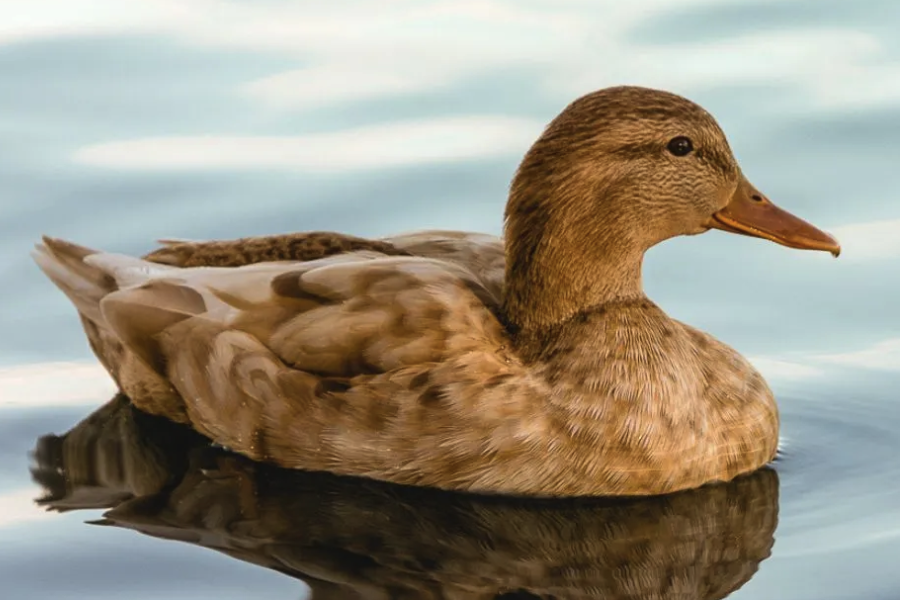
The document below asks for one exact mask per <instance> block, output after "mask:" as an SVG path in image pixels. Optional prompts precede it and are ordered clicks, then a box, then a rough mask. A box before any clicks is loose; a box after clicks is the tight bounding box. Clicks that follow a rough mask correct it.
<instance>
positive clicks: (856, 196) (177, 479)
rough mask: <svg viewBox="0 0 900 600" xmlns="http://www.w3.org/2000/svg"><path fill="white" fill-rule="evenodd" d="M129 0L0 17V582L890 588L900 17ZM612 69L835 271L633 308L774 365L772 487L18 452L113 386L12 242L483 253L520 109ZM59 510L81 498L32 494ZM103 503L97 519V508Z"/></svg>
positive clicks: (727, 249) (740, 283)
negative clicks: (829, 247) (768, 204)
mask: <svg viewBox="0 0 900 600" xmlns="http://www.w3.org/2000/svg"><path fill="white" fill-rule="evenodd" d="M123 7H124V5H123V4H120V3H116V2H112V1H111V0H99V1H96V0H95V1H92V2H88V1H87V0H84V1H82V0H66V1H65V2H63V1H62V0H43V1H41V2H31V3H18V5H17V6H15V7H12V6H4V7H3V8H0V16H2V17H3V18H0V89H2V93H0V182H2V184H0V186H2V187H0V252H2V255H3V256H4V257H6V260H5V261H4V262H3V263H2V264H0V276H2V278H3V282H4V284H5V287H4V292H3V294H2V295H0V332H2V336H0V457H2V458H0V580H2V581H3V582H4V592H3V596H4V597H9V598H41V597H55V598H106V597H110V598H112V597H120V596H121V595H122V593H123V592H126V591H127V593H128V595H129V597H134V598H167V599H180V598H185V599H197V598H242V597H259V598H285V597H288V598H298V597H304V596H305V595H306V594H307V593H308V591H309V589H310V587H311V588H312V589H314V590H316V593H317V594H318V595H317V596H316V597H319V598H328V597H354V598H355V597H360V598H361V597H367V598H389V597H454V598H463V597H465V598H490V597H493V596H494V594H496V593H499V592H504V591H505V592H511V591H515V590H517V589H519V588H524V589H528V590H531V591H532V592H534V593H544V594H555V595H556V597H557V598H562V597H589V596H591V594H593V595H595V596H598V597H625V596H623V595H622V594H623V593H624V592H623V590H624V589H630V590H631V593H632V595H631V596H629V597H666V598H720V597H723V596H725V595H726V594H728V593H729V592H732V591H733V595H732V596H730V597H733V598H741V599H768V598H781V599H789V600H795V599H798V600H799V599H805V598H810V599H811V598H816V599H831V598H834V599H845V598H873V599H876V600H877V599H880V598H885V599H887V598H894V597H896V595H897V593H898V590H900V572H898V571H897V569H896V568H895V566H894V565H895V560H894V559H893V558H892V557H895V556H896V555H897V553H898V551H900V483H898V481H900V479H898V477H897V474H898V471H900V469H898V462H897V459H896V457H897V456H898V450H900V438H898V436H897V435H896V434H895V431H896V430H897V429H898V427H900V408H898V403H897V402H896V396H897V392H896V390H898V389H900V385H898V384H900V319H898V318H897V316H896V310H897V308H896V307H897V306H900V302H898V300H900V280H898V278H897V277H896V276H895V274H896V273H897V272H898V265H900V242H898V241H897V240H900V204H898V203H897V201H896V199H895V196H896V193H895V185H894V176H893V175H894V171H895V170H896V163H897V158H898V156H900V142H898V141H897V140H900V125H898V123H900V119H898V117H900V45H898V42H897V41H896V36H895V35H894V32H895V31H896V30H897V27H898V26H900V5H898V4H896V3H893V2H888V1H887V0H880V1H879V0H875V1H871V2H867V3H857V2H850V1H849V0H847V1H843V2H841V1H837V0H828V1H819V0H816V1H815V2H813V1H812V0H792V1H789V2H788V1H782V2H774V1H759V0H756V1H753V0H747V1H740V2H732V3H718V2H711V1H709V0H706V1H702V0H691V1H685V0H679V1H675V0H652V1H648V2H640V3H638V2H632V3H619V2H611V1H610V2H591V3H587V2H577V1H574V0H573V1H570V2H549V1H548V2H540V1H537V0H532V1H529V2H515V3H513V2H499V1H495V2H478V3H474V2H473V3H465V2H452V3H450V2H446V3H445V2H423V1H416V2H411V1H407V2H404V1H397V2H393V3H379V4H378V6H377V8H376V5H374V4H370V3H363V2H353V1H345V2H334V3H328V4H327V7H328V8H326V4H325V3H314V2H283V1H279V0H268V1H265V2H256V3H230V2H224V1H222V0H210V1H209V2H203V3H189V4H185V3H176V2H168V1H166V0H154V1H152V2H144V3H142V4H141V7H140V9H139V10H138V9H137V8H135V7H128V8H127V9H125V8H123ZM617 83H636V84H643V85H650V86H656V87H663V88H667V89H671V90H673V91H676V92H679V93H683V94H685V95H687V96H689V97H691V98H693V99H695V100H697V101H699V102H700V103H701V104H703V105H704V106H706V107H707V108H709V109H710V110H711V111H712V112H713V113H714V114H715V115H716V116H717V118H718V119H719V121H720V123H721V124H722V126H723V128H724V129H725V131H726V132H727V134H728V135H729V139H730V141H731V144H732V146H733V148H734V149H735V152H736V154H737V156H738V159H739V160H740V161H741V164H742V166H743V169H744V171H745V173H747V175H748V176H749V178H750V179H751V181H753V182H754V184H755V185H756V186H757V187H758V188H760V189H761V190H762V191H763V192H764V193H766V194H767V195H768V196H769V197H770V198H772V199H773V201H775V202H776V203H779V204H780V205H782V206H784V207H785V208H788V209H789V210H791V211H792V212H795V213H796V214H798V215H800V216H802V217H804V218H806V219H808V220H810V221H811V222H813V223H815V224H816V225H818V226H821V227H822V228H824V229H826V230H829V231H832V232H834V233H836V234H837V235H838V237H839V238H840V240H841V242H842V244H843V246H844V254H843V255H842V256H841V258H840V259H839V260H837V261H835V260H831V259H829V257H828V256H827V255H824V254H821V255H820V254H813V253H802V252H796V251H791V250H788V249H786V248H782V247H778V246H776V245H774V244H768V243H764V242H761V241H759V240H751V239H745V238H741V237H738V236H727V235H724V234H720V233H718V232H716V233H710V234H708V235H704V236H700V237H693V238H690V239H680V240H674V241H672V242H668V243H666V244H664V245H661V246H659V247H657V248H655V249H654V250H653V251H651V253H650V254H649V256H648V260H647V264H646V268H645V278H646V287H647V290H648V293H649V294H650V296H651V297H652V298H653V299H654V300H655V301H657V302H658V303H659V304H660V305H661V306H663V307H664V308H665V309H666V310H667V311H668V312H669V313H670V314H672V315H673V316H675V317H676V318H679V319H682V320H684V321H686V322H689V323H691V324H693V325H695V326H697V327H700V328H701V329H704V330H706V331H709V332H710V333H712V334H713V335H716V336H717V337H719V338H720V339H722V340H724V341H726V342H728V343H729V344H731V345H733V346H734V347H736V348H737V349H739V350H740V351H741V352H742V353H744V354H745V355H746V356H748V357H750V358H751V360H753V361H754V362H755V363H756V364H757V366H758V367H759V368H760V370H761V371H762V372H763V373H764V374H765V375H766V377H767V378H768V379H769V381H770V383H771V385H772V387H773V388H774V390H775V392H776V395H777V396H778V398H779V403H780V406H781V409H782V413H783V438H784V439H783V444H782V446H783V448H782V456H781V458H780V459H779V460H778V461H777V462H776V464H775V465H774V471H766V472H762V473H759V474H757V475H756V476H754V477H752V478H749V479H747V480H742V481H738V482H736V483H735V484H733V485H731V486H727V487H723V488H712V489H710V490H700V491H697V492H692V493H690V494H687V495H683V496H674V497H672V498H668V499H662V500H652V501H643V502H639V503H624V504H622V503H612V504H611V505H610V504H608V503H607V504H603V503H600V504H596V503H594V504H591V503H587V504H580V503H555V504H541V503H525V504H522V503H516V502H512V501H500V500H487V499H479V498H469V497H458V496H447V495H443V494H435V493H432V492H428V491H422V490H398V489H395V488H384V487H382V486H377V485H372V484H360V483H359V482H353V481H346V480H337V479H333V478H328V477H323V476H308V475H307V476H301V475H296V474H295V475H291V476H289V475H286V474H283V473H276V472H273V471H271V470H270V469H266V468H263V467H259V466H256V465H253V464H250V463H248V462H247V461H244V460H242V459H239V458H235V457H230V456H227V455H224V454H223V453H221V452H219V451H215V450H212V449H209V448H205V447H203V446H202V445H198V444H197V442H196V441H195V440H191V439H182V438H183V437H184V436H183V435H182V434H180V433H178V432H173V431H171V430H170V429H168V428H166V427H165V425H164V424H162V425H160V424H159V423H157V422H156V421H154V420H152V419H151V420H147V419H141V418H140V417H135V416H134V415H132V414H130V413H128V411H127V410H125V409H122V408H121V407H119V409H120V410H118V411H114V413H115V414H113V415H112V416H108V418H107V419H105V420H104V419H98V421H99V422H97V421H92V422H91V424H90V426H87V425H85V426H81V427H80V429H79V430H78V431H80V432H82V433H79V434H72V437H71V438H70V440H69V442H67V443H66V444H64V445H60V444H54V443H52V442H50V441H45V442H43V443H42V445H41V449H42V451H41V452H40V453H39V455H38V457H39V459H40V460H39V461H37V462H35V461H34V460H32V459H30V458H29V455H28V453H29V452H30V451H31V450H33V449H34V448H35V447H36V445H38V439H39V438H40V437H41V436H44V435H45V434H50V433H56V434H62V433H64V432H66V431H67V430H69V429H70V428H71V427H73V426H75V424H76V423H78V422H79V421H81V420H82V419H83V418H85V417H87V416H88V415H89V414H90V413H92V411H94V410H96V409H98V407H100V406H102V405H104V403H105V402H106V401H107V400H109V398H111V397H112V394H113V390H112V387H111V385H110V383H109V382H108V380H107V378H106V377H105V376H104V374H103V373H102V371H100V370H99V368H98V367H97V366H96V363H95V361H94V360H93V358H92V356H91V354H90V352H89V350H88V349H87V346H86V344H85V342H84V338H83V334H82V332H81V329H80V326H79V324H78V321H77V319H76V318H75V315H74V311H73V310H72V308H71V307H70V305H69V304H68V302H67V300H66V299H65V298H64V297H63V296H62V294H60V293H58V292H57V290H56V289H55V288H53V287H52V286H51V284H49V283H48V282H47V281H45V280H44V278H43V276H42V275H41V274H40V273H39V272H38V270H37V269H36V268H35V267H34V266H33V264H32V263H31V262H30V259H29V258H28V256H27V254H28V251H29V249H30V247H31V244H32V243H33V242H34V241H35V240H36V239H37V238H38V237H39V235H40V234H41V233H50V234H53V235H56V236H60V237H65V238H69V239H74V240H77V241H80V242H83V243H86V244H89V245H91V246H95V247H100V248H104V249H110V250H116V251H120V252H129V253H139V252H144V251H147V250H149V249H150V248H152V247H153V240H154V239H156V238H160V237H188V238H222V237H236V236H243V235H254V234H265V233H275V232H282V231H296V230H304V229H340V230H343V231H347V232H350V233H354V234H357V235H382V234H388V233H392V232H396V231H401V230H409V229H416V228H423V227H442V228H461V229H470V230H481V231H487V232H493V233H496V232H498V231H499V227H500V214H501V212H502V205H503V200H504V197H505V193H506V188H507V185H508V181H509V178H510V176H511V173H512V171H513V169H514V168H515V165H516V163H517V161H518V159H519V158H520V156H521V154H522V152H523V151H524V150H525V148H526V147H527V145H528V144H529V143H530V141H531V140H532V139H533V138H534V137H535V135H536V134H537V132H538V131H540V128H541V126H542V125H543V123H545V122H546V121H547V120H549V119H550V118H551V117H552V116H554V115H555V114H556V113H557V112H558V111H559V110H560V109H561V108H562V106H564V105H565V104H566V103H567V102H568V101H569V100H571V99H572V98H574V97H575V96H577V95H579V94H581V93H583V92H586V91H589V90H591V89H595V88H599V87H603V86H605V85H610V84H617ZM275 136H284V137H287V138H289V139H288V140H286V141H285V140H282V141H278V140H275V141H273V140H272V138H273V137H275ZM277 144H280V145H277ZM76 438H77V439H76ZM79 440H81V441H80V442H79ZM91 440H93V441H91ZM98 440H99V441H98ZM54 461H55V462H54ZM60 461H62V463H60ZM58 466H64V467H65V468H66V472H67V473H69V475H70V476H71V478H72V479H71V481H69V485H68V487H66V485H64V484H65V482H62V483H61V482H60V478H59V475H58V474H57V475H54V473H56V470H55V469H56V467H58ZM30 467H33V468H36V469H38V471H37V473H38V476H37V477H38V480H39V481H42V482H43V483H44V484H45V486H41V485H38V484H37V483H35V482H34V481H32V476H31V473H30V472H29V468H30ZM48 493H55V494H56V496H55V497H54V498H55V499H52V500H51V501H50V503H51V504H53V503H57V504H58V503H63V504H65V505H66V506H67V507H69V508H78V510H66V511H63V512H59V511H47V510H45V507H43V506H38V505H36V504H35V502H34V501H35V499H38V498H41V497H44V496H46V495H47V494H48ZM123 502H124V503H123ZM113 507H115V508H114V510H113V512H112V513H111V514H109V515H107V517H106V518H105V519H106V521H105V522H106V523H107V524H110V525H112V526H108V527H101V526H97V525H89V524H85V522H86V521H96V520H98V519H101V518H103V517H102V515H103V514H104V510H105V509H107V508H113ZM136 531H137V532H140V533H136ZM142 534H146V535H142ZM173 539H174V540H180V541H178V542H175V541H172V540H173ZM184 542H188V543H184ZM208 548H214V549H217V550H219V551H220V552H211V551H210V550H209V549H208ZM260 566H262V567H268V568H260ZM304 582H305V583H304ZM629 585H630V586H631V587H628V586H629ZM441 586H444V587H445V589H444V590H443V591H442V592H441V593H439V592H438V591H436V590H438V589H439V588H441ZM351 588H352V589H354V590H356V591H355V592H353V593H356V594H357V595H356V596H354V595H351V592H350V591H349V590H350V589H351ZM579 589H580V590H582V591H581V592H577V591H576V590H579ZM412 590H418V592H416V593H418V594H419V595H415V593H413V592H412ZM734 590H736V591H734ZM652 593H656V594H659V595H657V596H652V595H649V596H648V595H647V594H652ZM402 594H406V595H405V596H403V595H402ZM441 594H443V596H441ZM579 594H580V596H579ZM604 594H605V596H604ZM616 594H619V595H618V596H617V595H616ZM641 594H644V595H643V596H641Z"/></svg>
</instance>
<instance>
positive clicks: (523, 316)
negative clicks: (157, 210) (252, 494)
mask: <svg viewBox="0 0 900 600" xmlns="http://www.w3.org/2000/svg"><path fill="white" fill-rule="evenodd" d="M712 229H716V230H721V231H724V232H729V233H735V234H742V235H747V236H753V237H757V238H761V239H765V240H769V241H772V242H775V243H778V244H781V245H783V246H786V247H789V248H795V249H802V250H815V251H825V252H829V253H831V254H833V255H834V256H838V255H839V254H840V244H839V242H838V241H837V239H835V238H834V237H833V236H831V235H829V234H828V233H826V232H824V231H822V230H820V229H818V228H817V227H815V226H814V225H812V224H810V223H808V222H807V221H804V220H802V219H801V218H799V217H797V216H795V215H793V214H791V213H790V212H788V211H786V210H784V209H782V208H779V207H778V206H776V205H775V204H774V203H773V202H772V201H771V200H769V198H767V197H766V196H765V195H763V194H762V193H761V192H760V191H758V190H757V189H756V188H755V187H754V186H753V185H752V184H751V183H750V181H749V180H748V179H747V178H746V176H745V175H744V174H743V172H742V170H741V168H740V166H739V164H738V162H737V160H736V159H735V157H734V154H733V153H732V150H731V148H730V146H729V143H728V141H727V138H726V136H725V134H724V132H723V131H722V129H721V127H720V126H719V125H718V123H717V122H716V120H715V118H714V117H713V116H712V115H711V114H710V113H709V112H707V111H706V110H705V109H704V108H702V107H701V106H699V105H698V104H696V103H695V102H693V101H691V100H688V99H687V98H685V97H683V96H680V95H677V94H674V93H671V92H667V91H663V90H657V89H652V88H646V87H640V86H616V87H611V88H604V89H601V90H598V91H595V92H591V93H588V94H586V95H584V96H581V97H580V98H577V99H576V100H574V101H573V102H571V103H570V104H569V105H568V106H566V107H565V108H564V109H563V110H562V112H560V113H559V114H558V115H557V116H556V117H555V118H554V119H553V120H552V121H551V122H550V123H549V124H548V125H547V126H546V128H545V129H544V130H543V132H542V133H541V134H540V136H539V137H538V139H537V140H536V141H535V142H534V144H533V145H532V146H531V147H530V148H529V149H528V150H527V152H526V153H525V155H524V158H523V159H522V161H521V163H520V164H519V166H518V168H517V170H516V172H515V174H514V176H513V179H512V183H511V185H510V188H509V194H508V199H507V203H506V209H505V212H504V229H503V234H502V236H491V235H487V234H481V233H470V232H459V231H441V230H435V231H422V232H413V233H406V234H399V235H396V236H388V237H384V238H378V239H366V238H359V237H355V236H351V235H344V234H340V233H334V232H305V233H291V234H284V235H274V236H263V237H256V238H241V239H235V240H217V241H216V240H214V241H178V240H167V241H162V242H161V244H160V247H159V248H157V249H156V250H154V251H152V252H150V253H149V254H147V255H144V256H143V257H135V256H127V255H122V254H116V253H110V252H103V251H98V250H93V249H90V248H88V247H85V246H81V245H78V244H75V243H72V242H69V241H66V240H62V239H58V238H52V237H48V236H45V237H44V238H43V240H42V242H40V243H38V244H37V245H36V247H35V251H34V253H33V256H34V258H35V260H36V262H37V264H38V266H39V267H40V268H41V269H42V270H43V271H44V273H45V274H46V275H47V276H48V277H49V278H50V280H51V281H53V282H54V283H55V284H56V285H57V286H58V287H59V288H60V289H61V290H62V291H63V292H64V293H65V294H66V295H67V296H68V297H69V299H70V300H71V301H72V303H73V304H74V306H75V308H76V309H77V311H78V314H79V316H80V318H81V321H82V324H83V325H84V328H85V331H86V334H87V337H88V341H89V343H90V345H91V348H92V349H93V351H94V353H95V354H96V355H97V357H98V358H99V360H100V362H101V363H102V364H103V365H104V366H105V367H106V369H107V370H108V371H109V373H110V375H111V376H112V378H113V379H114V380H115V381H116V383H117V385H118V386H119V389H120V390H121V392H122V393H124V394H126V395H127V396H128V397H129V398H130V399H131V401H132V402H133V403H134V405H135V406H136V407H137V408H138V409H140V410H143V411H146V412H149V413H151V414H155V415H158V416H163V417H166V418H168V419H170V420H172V421H175V422H180V423H185V424H188V425H190V427H191V428H193V429H194V430H195V431H196V432H198V433H200V434H202V435H203V436H205V437H206V438H208V439H210V440H211V441H212V442H214V443H215V444H217V445H219V446H222V447H225V448H227V449H229V450H231V451H233V452H236V453H238V454H241V455H244V456H246V457H248V458H250V459H252V460H255V461H259V462H265V463H272V464H274V465H277V466H279V467H283V468H289V469H300V470H305V471H326V472H330V473H333V474H337V475H344V476H354V477H362V478H368V479H374V480H380V481H385V482H389V483H394V484H400V485H408V486H424V487H431V488H439V489H443V490H452V491H459V492H469V493H479V494H501V495H516V496H541V497H571V496H653V495H661V494H669V493H673V492H677V491H681V490H687V489H693V488H697V487H701V486H704V485H707V484H712V483H716V482H728V481H731V480H733V479H735V478H736V477H739V476H741V475H744V474H747V473H751V472H754V471H756V470H758V469H760V468H762V467H764V466H765V465H767V464H769V463H770V462H771V461H772V460H773V459H774V457H775V455H776V452H777V448H778V439H779V413H778V407H777V403H776V401H775V398H774V395H773V393H772V390H771V388H770V387H769V386H768V384H767V383H766V381H765V379H764V378H763V376H762V375H761V374H760V373H759V372H758V371H757V370H756V369H755V368H754V367H753V366H752V365H751V363H750V362H749V361H748V360H747V359H746V358H744V357H743V356H741V355H740V353H738V352H737V351H736V350H734V349H733V348H731V347H729V346H727V345H726V344H724V343H722V342H720V341H718V340H717V339H715V338H713V337H712V336H711V335H709V334H707V333H704V332H702V331H699V330H697V329H695V328H693V327H691V326H689V325H687V324H684V323H681V322H679V321H677V320H675V319H673V318H671V317H670V316H669V315H668V314H666V313H665V312H664V311H663V310H662V308H660V307H659V306H657V305H656V304H655V303H654V302H653V301H651V300H650V299H649V298H648V297H647V295H646V294H645V292H644V289H643V284H642V276H641V266H642V262H643V257H644V254H645V253H646V252H647V251H648V250H649V249H650V248H652V247H654V246H656V245H657V244H660V243H662V242H664V241H665V240H669V239H671V238H674V237H677V236H684V235H686V236H690V235H698V234H702V233H705V232H708V231H710V230H712Z"/></svg>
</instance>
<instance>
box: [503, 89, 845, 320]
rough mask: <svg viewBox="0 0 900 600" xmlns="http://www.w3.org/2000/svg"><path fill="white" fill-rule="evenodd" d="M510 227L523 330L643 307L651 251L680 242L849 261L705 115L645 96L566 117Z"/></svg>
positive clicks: (662, 96) (604, 94)
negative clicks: (747, 168) (770, 245)
mask: <svg viewBox="0 0 900 600" xmlns="http://www.w3.org/2000/svg"><path fill="white" fill-rule="evenodd" d="M505 217H506V244H507V278H506V297H505V298H504V304H505V309H506V313H507V317H508V319H509V321H510V324H511V325H512V326H513V328H514V329H529V328H539V327H545V326H547V325H552V324H553V323H556V322H559V321H561V320H565V319H566V318H569V317H571V316H573V315H574V314H576V313H578V312H579V310H583V309H584V308H586V307H591V306H596V305H602V304H604V303H607V302H612V301H617V300H618V301H621V300H628V299H634V298H636V297H642V295H643V291H642V288H641V278H640V264H641V260H642V257H643V254H644V252H646V250H648V249H649V248H650V247H652V246H654V245H656V244H658V243H659V242H661V241H663V240H666V239H669V238H672V237H675V236H678V235H695V234H699V233H704V232H706V231H709V230H710V229H719V230H722V231H727V232H730V233H740V234H743V235H749V236H755V237H759V238H763V239H767V240H771V241H774V242H776V243H779V244H782V245H784V246H789V247H792V248H800V249H808V250H824V251H827V252H830V253H832V254H833V255H835V256H837V255H838V254H839V253H840V246H839V244H838V242H837V240H836V239H835V238H833V237H832V236H830V235H828V234H827V233H825V232H823V231H821V230H819V229H817V228H816V227H814V226H813V225H811V224H809V223H807V222H806V221H804V220H802V219H800V218H799V217H796V216H794V215H792V214H791V213H789V212H787V211H785V210H783V209H781V208H778V207H777V206H776V205H775V204H773V203H772V202H771V201H770V200H769V199H768V198H767V197H766V196H764V195H763V194H762V193H761V192H759V191H758V190H757V189H756V188H755V187H754V186H753V185H752V184H751V183H750V182H749V181H748V180H747V178H746V177H745V176H744V174H743V173H742V172H741V169H740V166H739V165H738V163H737V161H736V160H735V158H734V155H733V153H732V151H731V148H730V146H729V144H728V141H727V139H726V137H725V134H724V133H723V132H722V130H721V128H720V127H719V125H718V124H717V123H716V121H715V119H714V118H713V117H712V116H711V115H710V114H709V113H708V112H707V111H706V110H704V109H703V108H702V107H700V106H698V105H697V104H695V103H693V102H691V101H690V100H687V99H685V98H682V97H681V96H678V95H675V94H671V93H668V92H663V91H658V90H653V89H648V88H641V87H630V86H623V87H614V88H607V89H603V90H600V91H598V92H594V93H591V94H588V95H586V96H583V97H581V98H579V99H577V100H575V101H574V102H573V103H572V104H570V105H569V106H568V107H567V108H566V109H565V110H564V111H563V112H562V113H561V114H560V115H559V116H558V117H556V118H555V119H554V120H553V121H552V122H551V123H550V124H549V125H548V126H547V128H546V129H545V130H544V132H543V134H542V135H541V136H540V138H539V139H538V140H537V141H536V142H535V143H534V145H533V146H532V147H531V148H530V149H529V151H528V152H527V154H526V155H525V158H524V159H523V161H522V163H521V165H520V166H519V169H518V171H517V172H516V175H515V178H514V179H513V182H512V186H511V188H510V196H509V201H508V203H507V207H506V214H505Z"/></svg>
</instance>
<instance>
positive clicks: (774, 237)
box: [706, 176, 841, 257]
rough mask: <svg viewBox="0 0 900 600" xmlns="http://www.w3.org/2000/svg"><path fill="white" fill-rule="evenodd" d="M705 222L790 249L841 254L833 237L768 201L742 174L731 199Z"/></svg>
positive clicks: (708, 224) (838, 245)
mask: <svg viewBox="0 0 900 600" xmlns="http://www.w3.org/2000/svg"><path fill="white" fill-rule="evenodd" d="M706 225H707V226H708V227H714V228H716V229H721V230H722V231H728V232H730V233H741V234H744V235H751V236H754V237H758V238H763V239H766V240H771V241H773V242H776V243H778V244H781V245H783V246H789V247H791V248H800V249H802V250H825V251H826V252H830V253H831V254H833V255H834V256H835V257H837V256H838V255H840V253H841V246H840V244H839V243H838V241H837V240H836V239H835V238H834V237H832V236H830V235H828V234H827V233H825V232H824V231H822V230H821V229H819V228H817V227H814V226H813V225H811V224H809V223H807V222H806V221H804V220H803V219H801V218H799V217H795V216H794V215H792V214H791V213H789V212H787V211H786V210H782V209H780V208H778V207H777V206H775V205H774V204H772V203H771V202H770V201H769V199H768V198H766V197H765V196H763V195H762V194H761V193H759V191H757V189H756V188H754V187H753V185H751V183H750V182H749V181H747V179H746V178H745V177H743V176H741V181H740V183H739V184H738V187H737V189H736V190H735V192H734V195H733V196H732V197H731V202H729V203H728V205H727V206H725V208H723V209H721V210H719V211H718V212H716V213H714V214H713V216H712V217H710V218H709V220H708V221H707V223H706Z"/></svg>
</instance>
